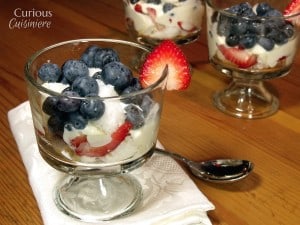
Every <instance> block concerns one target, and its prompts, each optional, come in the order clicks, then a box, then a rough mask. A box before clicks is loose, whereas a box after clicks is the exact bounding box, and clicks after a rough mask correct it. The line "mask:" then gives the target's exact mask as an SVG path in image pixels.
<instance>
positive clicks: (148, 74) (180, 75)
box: [140, 40, 191, 90]
mask: <svg viewBox="0 0 300 225" xmlns="http://www.w3.org/2000/svg"><path fill="white" fill-rule="evenodd" d="M166 66H168V77H167V85H166V88H167V90H184V89H186V88H187V87H188V86H189V84H190V81H191V70H190V66H189V63H188V61H187V58H186V57H185V55H184V53H183V52H182V50H181V49H180V48H179V47H178V46H177V45H176V44H175V43H174V42H173V41H171V40H164V41H162V42H161V43H160V44H159V45H158V46H156V47H155V48H154V49H153V51H152V52H151V53H150V54H149V55H148V56H147V58H146V60H145V62H144V64H143V66H142V69H141V72H140V82H141V85H142V86H143V87H144V88H145V87H148V86H150V85H151V84H153V83H155V82H156V81H157V80H158V79H159V78H160V77H161V75H162V73H163V71H164V69H165V68H166Z"/></svg>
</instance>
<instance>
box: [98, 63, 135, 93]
mask: <svg viewBox="0 0 300 225" xmlns="http://www.w3.org/2000/svg"><path fill="white" fill-rule="evenodd" d="M101 76H102V79H103V81H104V83H105V84H111V85H113V86H114V88H115V90H116V91H117V92H118V93H121V92H122V91H123V90H124V89H125V88H126V87H128V86H129V85H130V83H131V81H132V78H133V76H132V73H131V70H130V69H129V68H128V67H127V66H125V65H124V64H123V63H121V62H111V63H108V64H106V65H105V66H104V67H103V69H102V72H101Z"/></svg>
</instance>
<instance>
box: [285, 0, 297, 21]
mask: <svg viewBox="0 0 300 225" xmlns="http://www.w3.org/2000/svg"><path fill="white" fill-rule="evenodd" d="M297 13H300V0H292V1H291V2H290V3H289V4H288V6H287V7H286V9H285V10H284V12H283V14H284V15H285V16H289V15H291V16H292V15H295V14H297ZM291 21H292V22H293V23H294V24H295V25H298V26H300V15H298V16H296V17H295V18H291Z"/></svg>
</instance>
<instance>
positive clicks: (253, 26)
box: [247, 20, 265, 35]
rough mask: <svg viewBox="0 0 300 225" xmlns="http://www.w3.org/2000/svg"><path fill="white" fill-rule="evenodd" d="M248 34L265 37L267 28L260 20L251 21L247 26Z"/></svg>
mask: <svg viewBox="0 0 300 225" xmlns="http://www.w3.org/2000/svg"><path fill="white" fill-rule="evenodd" d="M247 32H248V33H253V34H257V35H264V34H265V26H264V24H263V23H261V22H260V21H258V20H255V21H251V22H250V23H248V24H247Z"/></svg>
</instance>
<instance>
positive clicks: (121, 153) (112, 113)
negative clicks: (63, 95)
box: [38, 68, 159, 162]
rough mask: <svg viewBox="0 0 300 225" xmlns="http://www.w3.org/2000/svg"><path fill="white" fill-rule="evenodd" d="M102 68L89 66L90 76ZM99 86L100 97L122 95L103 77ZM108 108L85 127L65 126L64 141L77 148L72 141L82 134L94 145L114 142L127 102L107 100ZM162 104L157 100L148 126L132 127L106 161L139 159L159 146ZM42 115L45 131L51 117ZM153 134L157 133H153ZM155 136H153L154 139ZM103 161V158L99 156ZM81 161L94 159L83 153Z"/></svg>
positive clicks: (54, 88) (60, 87) (52, 87)
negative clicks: (158, 133)
mask: <svg viewBox="0 0 300 225" xmlns="http://www.w3.org/2000/svg"><path fill="white" fill-rule="evenodd" d="M98 71H99V69H97V70H95V69H94V68H91V69H89V75H90V76H92V75H93V74H94V73H95V72H98ZM97 82H98V85H99V96H100V97H112V96H118V94H117V92H116V91H115V89H114V87H113V86H112V85H110V84H107V85H106V84H105V83H104V82H102V81H101V80H97ZM43 86H44V87H45V88H47V89H50V90H52V91H55V92H58V93H60V92H61V91H63V90H64V89H65V88H67V87H69V85H67V84H62V83H44V84H43ZM47 97H48V95H46V94H44V93H43V94H42V99H41V100H42V103H43V101H44V100H45V99H46V98H47ZM104 104H105V111H104V114H103V115H102V116H101V117H100V118H99V119H98V120H89V121H88V124H87V125H86V126H85V128H84V129H75V128H72V129H71V130H70V129H67V128H64V132H63V141H64V142H65V143H66V144H67V145H68V146H69V148H70V149H74V147H73V146H72V144H71V141H72V140H73V139H74V138H76V137H78V136H82V135H86V137H87V141H88V143H89V144H90V146H91V147H99V146H103V145H105V144H108V143H109V142H110V141H111V134H112V133H113V132H114V131H116V130H117V128H118V127H119V126H121V125H122V124H123V123H124V122H125V120H126V115H125V110H124V108H125V107H126V105H127V104H125V103H124V102H122V101H120V100H119V99H114V100H111V101H110V100H108V101H104ZM158 112H159V105H158V103H153V106H152V108H151V109H150V112H149V113H148V115H147V118H146V119H145V123H144V125H143V126H142V127H141V128H139V129H134V130H130V133H129V135H128V136H127V137H126V138H125V140H124V141H123V142H122V143H121V144H120V145H119V146H118V147H117V148H116V149H114V150H113V151H111V152H110V153H108V154H106V155H105V156H103V157H101V159H100V161H102V162H116V161H120V160H127V159H133V158H138V157H140V156H142V155H144V154H145V153H146V152H147V151H149V149H151V148H152V147H153V145H155V142H156V137H157V132H158V126H157V123H158V122H159V113H158ZM43 117H44V118H41V121H43V122H42V124H40V125H39V126H38V127H39V128H38V129H39V130H40V129H41V131H43V133H45V131H44V128H43V127H46V126H47V121H48V118H49V116H48V115H47V114H45V113H43ZM153 133H154V134H155V135H153ZM150 137H153V138H150ZM63 154H64V155H65V157H67V158H71V157H72V154H69V153H68V151H67V150H66V149H63ZM97 160H98V161H99V158H97ZM81 161H86V162H90V161H91V159H90V157H86V156H82V157H81Z"/></svg>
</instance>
